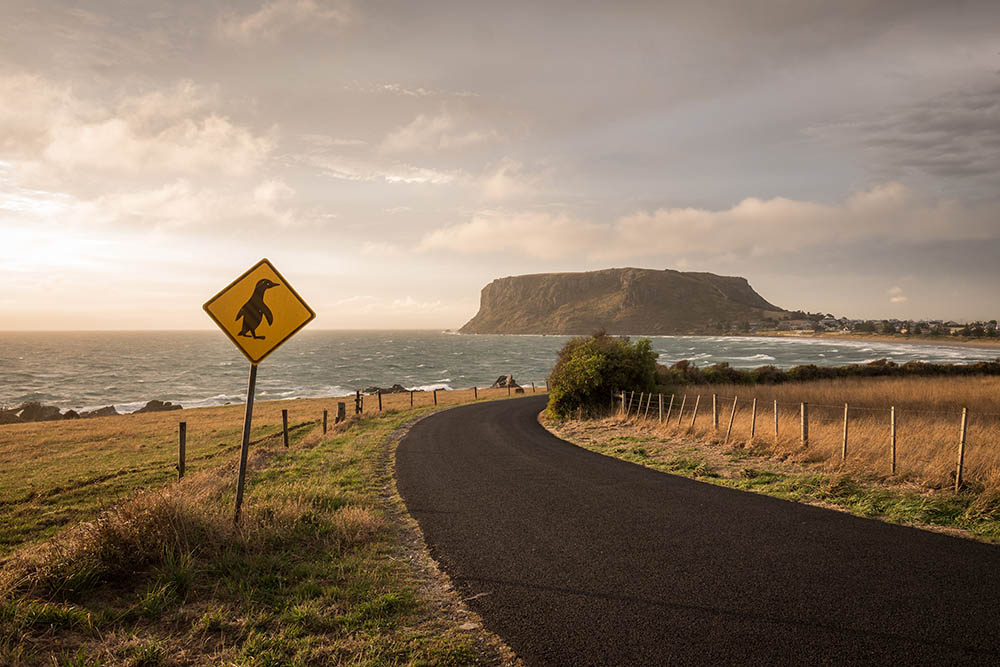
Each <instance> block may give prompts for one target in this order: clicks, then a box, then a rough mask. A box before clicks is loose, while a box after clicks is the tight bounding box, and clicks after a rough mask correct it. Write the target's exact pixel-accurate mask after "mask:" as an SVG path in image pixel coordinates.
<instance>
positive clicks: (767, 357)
mask: <svg viewBox="0 0 1000 667" xmlns="http://www.w3.org/2000/svg"><path fill="white" fill-rule="evenodd" d="M729 359H731V360H733V361H774V360H775V358H774V357H772V356H771V355H769V354H754V355H751V356H749V357H729Z"/></svg>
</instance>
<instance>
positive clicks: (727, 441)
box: [722, 396, 739, 445]
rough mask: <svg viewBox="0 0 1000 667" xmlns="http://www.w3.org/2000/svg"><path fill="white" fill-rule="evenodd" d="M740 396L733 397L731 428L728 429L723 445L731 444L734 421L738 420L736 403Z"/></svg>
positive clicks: (730, 418)
mask: <svg viewBox="0 0 1000 667" xmlns="http://www.w3.org/2000/svg"><path fill="white" fill-rule="evenodd" d="M738 399H739V396H733V411H732V412H730V413H729V428H727V429H726V441H725V442H724V443H722V444H723V445H728V444H729V435H730V434H731V433H732V432H733V420H734V419H736V401H737V400H738Z"/></svg>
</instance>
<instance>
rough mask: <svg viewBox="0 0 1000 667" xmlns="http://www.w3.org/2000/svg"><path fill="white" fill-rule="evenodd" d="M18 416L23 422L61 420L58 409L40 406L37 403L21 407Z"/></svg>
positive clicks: (51, 406)
mask: <svg viewBox="0 0 1000 667" xmlns="http://www.w3.org/2000/svg"><path fill="white" fill-rule="evenodd" d="M18 416H19V417H20V418H21V421H23V422H45V421H54V420H56V419H62V414H60V412H59V408H57V407H56V406H54V405H42V404H41V403H39V402H37V401H32V402H31V403H25V404H24V405H22V406H21V411H20V412H19V413H18Z"/></svg>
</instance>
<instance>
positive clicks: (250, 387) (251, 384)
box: [233, 364, 257, 524]
mask: <svg viewBox="0 0 1000 667" xmlns="http://www.w3.org/2000/svg"><path fill="white" fill-rule="evenodd" d="M256 387H257V364H250V379H249V380H248V381H247V412H246V416H245V417H244V418H243V447H242V449H241V450H240V477H239V481H237V483H236V513H235V514H234V515H233V523H234V524H238V523H239V522H240V506H241V505H242V504H243V483H244V482H245V481H246V476H247V452H248V451H249V450H250V422H251V420H252V419H253V394H254V389H256Z"/></svg>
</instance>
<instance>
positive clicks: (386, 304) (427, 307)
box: [329, 295, 442, 315]
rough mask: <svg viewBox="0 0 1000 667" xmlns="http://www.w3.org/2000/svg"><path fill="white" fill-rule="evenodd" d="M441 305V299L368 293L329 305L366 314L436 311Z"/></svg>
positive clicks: (331, 307) (333, 307) (332, 307)
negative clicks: (429, 299) (386, 296)
mask: <svg viewBox="0 0 1000 667" xmlns="http://www.w3.org/2000/svg"><path fill="white" fill-rule="evenodd" d="M441 307H442V303H441V301H420V300H419V299H414V298H413V297H412V296H405V297H402V298H395V299H388V298H384V297H375V296H368V295H362V296H351V297H347V298H344V299H340V300H338V301H335V302H333V303H332V304H330V306H329V308H330V309H331V310H334V309H337V310H339V309H344V310H347V311H353V312H359V313H365V314H389V315H401V314H415V313H434V312H436V311H438V310H440V309H441Z"/></svg>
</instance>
